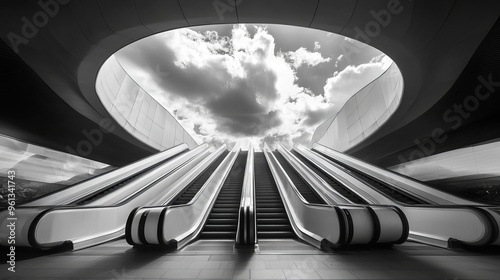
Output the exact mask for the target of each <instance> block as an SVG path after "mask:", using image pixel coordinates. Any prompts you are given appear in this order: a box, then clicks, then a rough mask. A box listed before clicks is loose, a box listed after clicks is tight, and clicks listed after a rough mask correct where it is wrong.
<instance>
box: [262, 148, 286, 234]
mask: <svg viewBox="0 0 500 280" xmlns="http://www.w3.org/2000/svg"><path fill="white" fill-rule="evenodd" d="M254 168H255V198H256V205H257V238H258V239H278V238H295V237H296V236H295V233H294V232H293V230H292V226H291V225H290V221H289V220H288V216H287V214H286V211H285V206H284V205H283V201H282V200H281V196H280V194H279V191H278V188H277V186H276V183H275V181H274V178H273V175H272V174H271V170H270V169H269V165H268V164H267V161H266V158H265V156H264V153H262V152H256V153H255V161H254Z"/></svg>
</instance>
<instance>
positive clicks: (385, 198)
mask: <svg viewBox="0 0 500 280" xmlns="http://www.w3.org/2000/svg"><path fill="white" fill-rule="evenodd" d="M299 147H300V145H297V148H299ZM304 149H305V148H304ZM310 152H311V153H312V154H313V156H315V157H316V158H317V159H319V160H318V161H319V162H320V163H318V164H322V165H323V166H324V168H325V169H326V170H329V172H328V174H329V175H331V176H334V174H335V175H336V176H334V178H336V179H337V180H338V181H340V182H343V183H344V185H346V186H349V188H350V189H352V190H353V191H356V194H359V195H360V196H361V197H362V198H363V199H365V200H367V201H368V202H369V203H370V204H382V205H383V204H385V205H400V206H405V205H413V204H406V203H403V202H400V201H397V200H395V198H393V197H391V196H390V195H389V194H387V193H385V192H383V191H380V190H379V189H377V188H375V187H373V186H372V185H371V184H370V183H369V182H367V181H366V180H364V179H363V178H361V177H360V176H359V175H357V174H355V173H354V172H353V171H351V170H349V169H348V168H346V167H344V166H342V165H340V164H338V163H336V162H334V161H333V160H331V159H330V158H328V157H327V156H326V155H324V154H322V153H319V152H318V151H315V152H312V151H310ZM419 205H424V204H419Z"/></svg>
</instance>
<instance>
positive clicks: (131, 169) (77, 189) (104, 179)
mask: <svg viewBox="0 0 500 280" xmlns="http://www.w3.org/2000/svg"><path fill="white" fill-rule="evenodd" d="M205 148H206V147H205ZM187 149H188V146H187V145H186V144H181V145H178V146H175V147H173V148H171V149H168V150H166V151H163V152H160V153H157V154H154V155H151V156H149V157H147V158H145V159H141V160H139V161H136V162H134V163H131V164H129V165H127V166H124V167H122V168H119V169H116V170H113V171H110V172H108V173H105V174H102V175H100V176H97V177H94V178H91V179H89V180H85V181H83V182H80V183H78V184H76V185H73V186H70V187H68V188H65V189H63V190H61V191H58V192H55V193H52V194H48V195H46V196H43V197H40V198H38V199H36V200H34V201H32V202H29V203H26V204H24V205H23V206H42V205H65V204H68V203H71V202H73V201H75V200H77V199H79V198H83V197H85V196H88V195H90V194H92V193H94V192H97V191H99V190H101V189H103V188H106V187H108V186H110V185H113V184H116V183H118V182H120V181H121V180H123V179H124V178H126V177H130V176H131V175H133V174H136V173H138V172H140V171H141V170H143V169H145V168H147V167H148V166H152V165H155V164H158V163H160V162H162V161H164V160H167V159H169V158H171V157H173V156H175V155H177V154H178V153H181V152H183V151H185V150H187Z"/></svg>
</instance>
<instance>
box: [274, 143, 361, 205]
mask: <svg viewBox="0 0 500 280" xmlns="http://www.w3.org/2000/svg"><path fill="white" fill-rule="evenodd" d="M277 150H278V151H279V152H280V153H281V155H283V157H284V158H285V160H287V161H288V163H289V164H290V165H291V166H292V168H293V169H294V170H295V171H296V172H297V173H298V174H299V175H300V176H301V177H302V178H304V180H305V181H306V182H307V183H308V185H309V187H310V188H312V189H313V190H314V191H315V192H316V193H317V194H318V195H319V197H320V198H321V199H322V200H323V201H325V202H326V203H327V204H330V205H334V204H351V203H352V201H350V200H349V199H347V198H346V197H344V196H343V195H342V194H340V193H338V192H337V191H336V190H334V189H332V188H329V187H326V186H327V185H328V184H327V183H326V182H325V181H324V180H323V179H321V178H320V177H319V176H318V175H316V173H314V172H313V171H312V170H311V169H309V167H307V166H306V165H305V164H304V163H303V162H301V161H300V160H299V159H298V158H297V157H295V155H293V154H292V153H291V152H290V151H288V150H287V149H285V148H284V147H283V146H282V145H280V144H279V145H278V148H277Z"/></svg>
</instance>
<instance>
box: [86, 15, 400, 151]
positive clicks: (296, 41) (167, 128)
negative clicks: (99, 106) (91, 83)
mask: <svg viewBox="0 0 500 280" xmlns="http://www.w3.org/2000/svg"><path fill="white" fill-rule="evenodd" d="M398 85H399V86H398ZM402 86H403V82H402V77H401V73H400V72H399V69H397V66H396V65H395V64H394V63H393V62H392V60H391V59H390V58H389V57H388V56H387V55H385V54H384V53H382V52H380V51H379V50H377V49H375V48H373V47H371V46H368V45H366V44H364V43H361V42H359V41H356V40H353V39H351V38H347V37H344V36H341V35H338V34H334V33H329V32H324V31H320V30H315V29H309V28H302V27H293V26H286V25H269V24H268V25H261V24H259V25H254V24H235V25H209V26H200V27H191V28H182V29H176V30H171V31H167V32H163V33H159V34H156V35H153V36H150V37H147V38H144V39H142V40H139V41H137V42H134V43H132V44H130V45H128V46H126V47H124V48H122V49H121V50H119V51H118V52H116V53H115V54H114V55H113V56H111V57H110V58H109V59H108V60H107V61H106V62H105V63H104V64H103V66H102V67H101V69H100V71H99V74H98V78H97V81H96V91H97V93H98V95H99V97H100V99H101V101H102V103H103V105H104V106H105V108H106V109H107V110H108V112H109V113H110V114H111V115H112V116H113V118H115V120H116V121H117V122H118V123H120V124H121V125H123V127H124V128H125V129H126V130H127V131H129V132H130V133H131V134H133V135H134V136H136V137H137V138H138V139H140V140H142V141H143V142H145V143H147V144H149V145H151V146H153V147H155V148H157V149H166V148H169V147H171V146H174V145H176V144H179V143H188V144H189V145H190V146H195V145H197V144H200V143H209V144H212V145H215V146H218V145H221V144H223V143H226V144H228V145H229V146H230V145H231V144H233V143H235V142H237V141H240V142H243V143H244V144H245V143H251V144H252V145H253V147H255V148H259V147H262V146H263V145H264V144H265V143H267V144H269V145H270V146H271V147H273V146H275V144H276V143H278V142H281V143H285V144H290V145H291V144H296V143H298V144H304V145H310V144H311V141H313V142H320V143H323V144H324V143H327V144H328V146H332V145H333V146H332V147H337V148H339V147H342V148H349V147H352V146H353V145H355V144H357V143H359V142H360V141H362V139H364V138H366V137H367V136H368V135H369V134H371V133H373V132H374V131H375V130H376V129H377V128H378V127H379V126H380V125H382V124H383V123H384V122H385V120H387V119H388V118H389V116H390V114H392V112H394V110H395V109H396V108H397V105H398V104H399V100H400V97H401V93H402ZM335 145H337V146H335Z"/></svg>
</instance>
